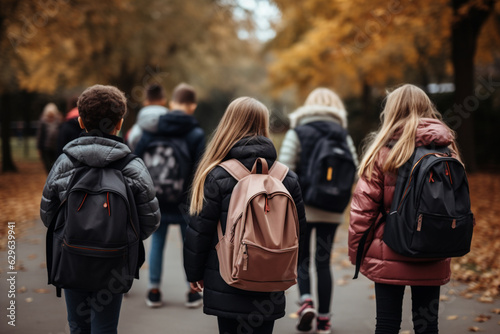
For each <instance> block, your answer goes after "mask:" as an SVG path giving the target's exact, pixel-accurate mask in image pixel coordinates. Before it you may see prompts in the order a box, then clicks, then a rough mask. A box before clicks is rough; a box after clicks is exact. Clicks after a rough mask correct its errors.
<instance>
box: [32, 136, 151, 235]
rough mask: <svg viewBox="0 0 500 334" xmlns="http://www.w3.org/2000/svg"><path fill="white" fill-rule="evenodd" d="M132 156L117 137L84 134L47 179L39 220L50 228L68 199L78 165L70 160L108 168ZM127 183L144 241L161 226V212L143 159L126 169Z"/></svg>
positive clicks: (66, 150)
mask: <svg viewBox="0 0 500 334" xmlns="http://www.w3.org/2000/svg"><path fill="white" fill-rule="evenodd" d="M129 153H130V149H129V148H128V147H127V145H125V144H124V143H123V140H122V139H121V138H119V137H116V136H109V135H106V137H98V136H93V135H90V134H83V135H82V136H81V137H79V138H77V139H75V140H73V141H71V142H70V143H68V144H67V145H66V146H65V147H64V154H61V155H60V156H59V158H58V159H57V161H56V163H55V164H54V166H53V167H52V170H51V171H50V173H49V176H48V177H47V181H46V183H45V187H44V188H43V196H42V202H41V204H40V216H41V218H42V221H43V223H44V224H45V226H47V227H48V226H49V225H50V222H51V221H52V218H53V216H54V214H55V213H56V210H57V207H58V206H59V204H60V203H61V201H62V200H63V199H64V198H65V197H66V193H67V191H68V185H69V183H70V181H71V178H72V177H73V175H74V173H75V165H74V163H73V162H72V161H71V159H70V158H69V157H68V156H71V157H72V158H74V159H76V160H77V161H79V162H81V163H83V164H85V165H88V166H91V167H105V166H107V165H108V164H110V163H111V162H113V161H116V160H119V159H121V158H123V157H125V156H126V155H127V154H129ZM123 176H124V177H125V181H126V182H127V184H128V185H129V186H130V189H131V190H132V192H133V194H134V199H135V204H136V206H137V213H138V215H139V224H140V227H141V239H146V238H147V237H148V236H150V235H151V234H152V233H153V232H154V231H155V230H156V229H157V228H158V226H159V224H160V210H159V208H158V200H157V199H156V197H155V190H154V186H153V181H152V180H151V176H150V175H149V172H148V170H147V168H146V166H145V165H144V162H143V161H142V160H141V159H138V158H137V159H134V160H132V161H131V162H129V164H128V165H127V166H125V168H124V169H123Z"/></svg>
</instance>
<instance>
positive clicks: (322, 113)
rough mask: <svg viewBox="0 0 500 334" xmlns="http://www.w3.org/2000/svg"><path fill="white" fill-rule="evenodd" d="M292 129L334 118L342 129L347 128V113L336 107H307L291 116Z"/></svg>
mask: <svg viewBox="0 0 500 334" xmlns="http://www.w3.org/2000/svg"><path fill="white" fill-rule="evenodd" d="M288 117H289V119H290V128H292V129H293V128H295V127H296V126H298V125H301V124H305V123H310V122H314V121H319V120H325V119H326V120H328V119H331V118H333V119H334V120H335V121H337V122H339V123H340V125H342V127H344V128H347V113H346V111H345V110H341V109H338V108H335V107H328V106H321V105H307V106H303V107H300V108H298V109H297V110H295V111H294V112H293V113H291V114H290V115H289V116H288Z"/></svg>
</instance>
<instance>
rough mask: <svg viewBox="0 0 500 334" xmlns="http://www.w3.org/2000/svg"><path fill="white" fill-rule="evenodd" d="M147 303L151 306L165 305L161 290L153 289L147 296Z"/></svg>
mask: <svg viewBox="0 0 500 334" xmlns="http://www.w3.org/2000/svg"><path fill="white" fill-rule="evenodd" d="M146 305H148V306H149V307H152V308H153V307H160V306H162V305H163V302H162V301H161V292H160V290H158V289H151V290H149V292H148V295H147V297H146Z"/></svg>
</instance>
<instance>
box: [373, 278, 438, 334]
mask: <svg viewBox="0 0 500 334" xmlns="http://www.w3.org/2000/svg"><path fill="white" fill-rule="evenodd" d="M439 291H440V287H439V286H412V287H411V301H412V314H413V317H412V319H413V329H414V331H415V333H417V334H437V333H439V331H438V313H439ZM404 292H405V286H404V285H392V284H381V283H375V296H376V304H377V325H376V328H375V334H397V333H399V330H400V329H401V314H402V312H403V295H404Z"/></svg>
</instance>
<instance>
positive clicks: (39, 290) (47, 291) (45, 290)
mask: <svg viewBox="0 0 500 334" xmlns="http://www.w3.org/2000/svg"><path fill="white" fill-rule="evenodd" d="M35 292H36V293H49V292H50V290H49V289H35Z"/></svg>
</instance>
